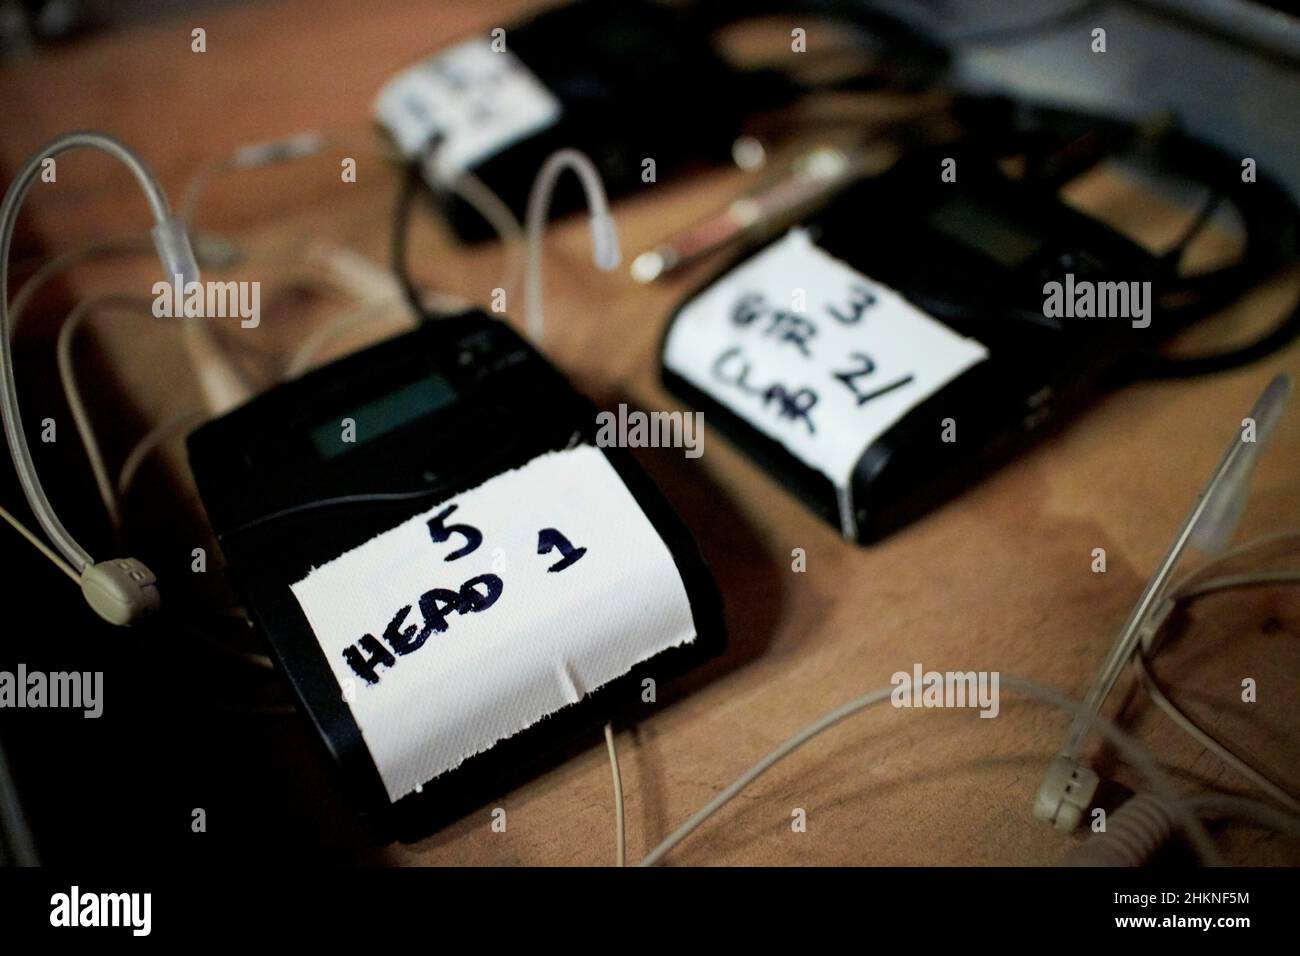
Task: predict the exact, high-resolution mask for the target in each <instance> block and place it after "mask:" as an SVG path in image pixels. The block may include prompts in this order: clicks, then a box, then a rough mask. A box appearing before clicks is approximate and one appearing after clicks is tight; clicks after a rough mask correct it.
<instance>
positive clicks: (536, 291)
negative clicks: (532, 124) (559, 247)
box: [524, 149, 619, 346]
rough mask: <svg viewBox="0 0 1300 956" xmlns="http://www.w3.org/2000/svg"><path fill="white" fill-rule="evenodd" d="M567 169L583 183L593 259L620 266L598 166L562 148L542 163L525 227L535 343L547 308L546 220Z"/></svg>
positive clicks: (528, 305)
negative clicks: (544, 280)
mask: <svg viewBox="0 0 1300 956" xmlns="http://www.w3.org/2000/svg"><path fill="white" fill-rule="evenodd" d="M565 170H573V172H574V173H575V174H576V175H577V177H578V179H579V180H580V181H581V183H582V188H583V191H584V192H585V193H586V197H587V212H588V215H589V216H590V221H591V247H592V258H593V260H594V261H595V263H596V267H597V268H598V269H601V270H602V271H605V272H608V271H610V270H611V269H616V268H618V262H619V249H618V231H617V229H616V228H615V226H614V220H613V218H612V217H611V216H610V214H609V202H608V200H607V199H606V198H605V186H604V184H603V183H602V182H601V180H600V173H599V172H598V171H597V169H596V166H595V164H594V163H592V161H591V160H590V159H588V158H587V157H586V156H585V155H583V154H582V153H580V152H578V151H577V150H576V149H561V150H557V151H556V152H554V153H552V154H551V155H550V156H549V157H548V158H547V160H546V162H544V163H542V168H541V169H540V170H538V172H537V178H536V179H534V180H533V188H532V191H531V192H530V193H529V194H528V213H527V217H526V218H527V221H526V223H525V228H526V229H527V231H528V262H527V265H526V274H525V278H524V318H525V322H526V326H527V329H528V336H529V338H531V339H532V340H533V343H534V344H535V345H538V346H540V345H541V344H542V337H543V335H544V334H545V329H546V320H545V310H544V309H543V306H542V239H543V236H544V234H545V232H546V220H547V218H548V216H549V215H550V209H551V196H552V194H553V193H554V192H555V183H556V181H557V180H558V179H559V178H560V174H561V173H563V172H564V171H565Z"/></svg>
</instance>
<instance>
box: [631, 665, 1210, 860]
mask: <svg viewBox="0 0 1300 956" xmlns="http://www.w3.org/2000/svg"><path fill="white" fill-rule="evenodd" d="M1001 683H1002V684H1003V685H1005V686H1007V687H1011V688H1013V689H1015V690H1019V691H1020V692H1022V693H1024V694H1026V695H1027V696H1029V697H1032V698H1034V699H1036V700H1038V701H1041V702H1043V703H1047V704H1050V705H1051V706H1053V707H1055V708H1057V709H1058V710H1063V711H1065V712H1067V713H1069V714H1071V715H1072V716H1075V717H1078V716H1080V715H1084V716H1085V717H1086V720H1087V721H1088V725H1087V726H1088V729H1096V730H1097V732H1098V733H1100V734H1101V735H1102V736H1103V737H1105V738H1106V739H1107V740H1109V741H1110V742H1111V743H1112V744H1114V745H1115V747H1116V748H1117V749H1118V750H1119V751H1121V752H1122V753H1124V755H1125V756H1126V757H1127V758H1128V759H1129V760H1131V761H1132V762H1133V764H1134V765H1135V766H1136V767H1137V769H1138V770H1140V771H1141V772H1142V773H1143V775H1144V776H1145V777H1146V778H1147V781H1148V783H1150V784H1151V787H1152V789H1153V790H1154V791H1155V792H1156V793H1157V795H1158V796H1160V797H1161V798H1162V799H1165V800H1168V801H1169V805H1170V807H1172V808H1173V810H1174V813H1175V815H1176V816H1177V817H1178V818H1179V824H1180V826H1181V828H1182V830H1183V832H1184V833H1185V834H1186V835H1187V838H1188V839H1189V840H1190V841H1191V843H1192V846H1193V847H1194V849H1195V850H1196V852H1197V855H1198V856H1199V857H1200V859H1201V861H1202V862H1204V863H1207V864H1215V863H1217V862H1218V853H1217V851H1216V850H1215V849H1214V844H1213V843H1212V842H1211V840H1210V837H1209V834H1207V833H1206V832H1205V828H1204V827H1203V826H1202V825H1201V823H1200V821H1199V820H1197V819H1196V818H1195V817H1194V816H1193V815H1192V814H1191V813H1190V812H1188V810H1187V807H1186V805H1185V804H1184V803H1183V802H1182V801H1181V800H1180V799H1179V798H1178V797H1177V795H1176V794H1175V792H1174V790H1173V788H1172V786H1171V785H1170V783H1169V780H1168V777H1167V776H1166V775H1165V773H1164V771H1162V770H1161V769H1160V767H1159V765H1158V764H1156V762H1155V760H1154V759H1153V758H1152V757H1151V756H1150V754H1149V753H1148V752H1147V750H1146V748H1145V747H1144V746H1142V744H1140V743H1139V742H1138V741H1137V740H1135V739H1134V738H1133V737H1131V736H1129V735H1128V734H1126V733H1125V732H1124V731H1122V730H1120V729H1119V728H1118V727H1117V726H1115V724H1114V723H1112V722H1111V721H1110V720H1109V719H1107V718H1106V717H1103V716H1102V715H1100V714H1092V713H1089V712H1088V709H1087V706H1086V705H1085V704H1083V703H1081V702H1079V701H1076V700H1071V699H1070V698H1068V697H1065V696H1064V695H1062V694H1059V693H1058V692H1056V691H1054V690H1052V689H1050V688H1047V687H1043V686H1041V685H1039V684H1036V683H1033V682H1032V681H1027V680H1024V679H1023V678H1019V677H1015V676H1013V675H1008V674H1002V675H1001ZM895 689H896V688H895V686H894V685H890V686H888V687H882V688H878V689H877V690H873V691H871V692H870V693H867V694H864V695H863V696H862V697H859V698H858V699H857V700H854V701H850V702H849V703H847V704H844V705H843V706H842V707H839V708H837V709H835V710H833V711H831V712H830V713H828V714H826V715H825V716H823V717H821V718H819V719H818V720H815V721H813V723H811V724H809V725H808V726H807V727H805V728H804V729H803V730H801V731H799V732H798V733H797V734H795V735H794V736H793V737H791V738H790V739H789V740H787V741H786V742H785V743H783V744H781V745H780V746H779V747H777V748H776V749H775V750H773V751H772V752H771V753H769V754H768V755H767V756H765V757H764V758H763V759H762V760H760V761H759V762H758V763H756V764H754V766H752V767H750V768H749V769H748V770H746V771H745V772H744V773H742V774H741V775H740V776H739V777H737V778H736V780H735V781H734V782H733V783H731V784H730V785H729V786H728V787H726V788H725V789H724V790H723V791H722V792H721V793H719V794H718V795H717V796H716V797H714V798H713V799H712V800H710V801H709V802H708V803H707V804H705V805H704V807H703V808H701V809H700V810H699V811H698V812H697V813H695V814H694V815H693V816H692V817H691V818H690V819H688V820H687V821H686V822H685V823H683V824H682V825H681V826H680V827H678V828H677V829H676V830H674V831H673V832H672V833H671V834H669V835H668V837H667V838H666V839H664V841H663V842H662V843H660V844H659V845H658V846H657V847H655V848H654V849H653V850H651V851H650V853H648V854H647V855H646V857H645V859H643V860H642V861H641V864H640V865H641V866H654V865H655V864H656V863H658V862H659V861H660V860H661V859H663V857H664V856H665V855H667V854H668V853H669V852H670V851H671V850H672V849H673V848H674V847H676V846H677V845H678V844H679V843H681V842H682V841H683V840H685V839H686V838H687V837H688V836H690V835H691V834H692V833H694V832H695V830H696V829H698V828H699V827H700V825H701V824H703V823H704V822H705V821H706V820H708V819H709V817H711V816H713V814H715V813H717V812H718V811H719V810H721V809H722V808H723V807H724V806H726V805H727V804H728V803H729V802H730V801H731V800H732V799H734V798H735V797H736V795H737V794H739V793H740V792H741V791H742V790H744V789H745V788H746V787H747V786H749V785H750V784H751V783H753V782H754V781H755V780H756V779H758V777H760V776H762V775H763V774H764V773H766V772H767V771H768V770H770V769H771V768H772V767H773V766H774V765H776V764H777V763H779V762H780V761H781V760H783V759H785V758H786V757H787V756H789V755H790V754H792V753H794V751H796V750H798V749H799V748H800V747H802V746H803V745H804V744H805V743H807V742H808V741H809V740H812V739H813V738H814V737H816V736H817V735H818V734H820V733H822V732H823V731H825V730H827V729H829V728H831V727H833V726H835V725H836V724H838V723H839V722H840V721H842V720H845V719H846V718H848V717H851V716H853V715H854V714H856V713H858V712H859V711H861V710H865V709H866V708H868V707H871V706H872V705H874V704H878V703H880V702H881V701H884V700H888V699H889V698H890V696H891V695H892V694H893V692H894V690H895Z"/></svg>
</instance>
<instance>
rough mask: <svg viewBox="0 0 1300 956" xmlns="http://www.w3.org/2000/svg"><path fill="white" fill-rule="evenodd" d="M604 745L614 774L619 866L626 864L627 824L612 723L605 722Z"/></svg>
mask: <svg viewBox="0 0 1300 956" xmlns="http://www.w3.org/2000/svg"><path fill="white" fill-rule="evenodd" d="M605 747H606V749H607V750H608V751H609V769H610V772H611V773H612V774H613V775H614V842H615V846H616V848H617V850H616V858H617V860H618V865H619V866H627V825H626V822H625V820H624V817H623V812H624V808H623V774H622V773H621V772H620V771H619V769H618V750H616V749H615V747H614V725H613V724H608V723H607V724H605Z"/></svg>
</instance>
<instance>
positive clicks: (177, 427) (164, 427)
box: [117, 411, 207, 507]
mask: <svg viewBox="0 0 1300 956" xmlns="http://www.w3.org/2000/svg"><path fill="white" fill-rule="evenodd" d="M205 420H207V415H205V414H203V413H202V412H197V411H188V412H180V413H179V414H176V415H173V416H172V417H171V418H167V419H164V420H163V421H161V422H159V423H158V424H157V425H155V426H154V427H153V428H151V429H149V431H147V432H146V433H145V434H144V436H143V437H142V438H141V439H140V440H139V441H138V442H136V443H135V444H134V445H133V446H132V447H131V450H130V451H129V452H127V455H126V458H125V459H123V461H122V469H121V471H119V472H118V475H117V497H118V501H119V502H121V503H122V505H123V507H125V504H126V498H127V495H128V494H129V493H130V491H131V485H132V483H134V481H135V476H136V474H137V473H138V472H139V471H140V467H141V466H142V465H143V464H144V463H145V461H147V460H148V458H149V455H151V454H152V453H153V451H154V449H155V448H157V447H158V446H159V445H161V444H162V443H163V442H165V441H168V440H170V439H171V438H172V437H173V436H174V435H175V434H176V433H177V432H180V431H182V430H184V429H185V428H188V427H190V426H192V425H197V424H198V423H199V422H202V421H205Z"/></svg>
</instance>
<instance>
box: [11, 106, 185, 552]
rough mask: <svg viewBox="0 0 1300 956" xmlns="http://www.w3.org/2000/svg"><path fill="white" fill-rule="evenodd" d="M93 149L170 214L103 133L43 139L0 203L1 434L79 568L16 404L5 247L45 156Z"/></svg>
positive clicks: (139, 168) (41, 512)
mask: <svg viewBox="0 0 1300 956" xmlns="http://www.w3.org/2000/svg"><path fill="white" fill-rule="evenodd" d="M81 148H91V149H96V150H99V151H100V152H104V153H107V154H109V155H110V156H113V157H114V158H115V159H117V160H119V161H120V162H121V163H123V164H124V165H125V166H126V167H127V168H128V169H129V170H130V171H131V174H132V175H133V176H134V177H135V179H136V181H137V182H138V183H139V185H140V188H141V189H142V190H143V191H144V194H145V198H146V200H147V201H148V203H149V209H150V211H151V212H152V213H153V217H154V221H155V222H157V223H163V222H165V221H166V220H167V219H168V218H169V217H170V215H171V209H170V207H169V206H168V204H167V197H166V196H165V195H164V194H163V191H162V187H161V186H159V184H158V180H157V179H156V178H155V177H154V175H153V172H152V171H151V170H150V169H149V167H148V165H147V164H146V163H145V162H144V160H142V159H141V158H140V157H139V156H137V155H136V154H135V153H134V152H133V151H132V150H131V149H130V148H128V147H127V146H125V145H123V144H122V143H120V142H118V141H117V140H115V139H113V138H112V137H111V136H106V135H104V134H102V133H93V132H74V133H65V134H64V135H62V136H58V137H56V138H55V139H53V140H51V141H50V142H49V143H46V144H45V146H43V147H42V148H41V149H39V150H38V151H37V152H36V153H35V154H33V155H32V156H31V158H29V159H28V160H27V163H26V164H25V165H24V166H23V167H22V169H21V170H19V172H18V175H17V176H16V177H15V178H14V180H13V182H12V183H11V184H10V186H9V190H8V192H6V193H5V197H4V201H3V203H0V379H3V381H2V382H0V417H2V418H3V419H4V429H5V437H6V439H7V441H8V444H9V452H10V454H11V455H12V456H13V460H14V467H15V468H16V470H17V471H18V480H19V483H20V484H21V485H22V488H23V493H24V495H26V497H27V501H28V504H29V505H30V506H31V509H32V513H33V514H35V515H36V520H37V522H38V523H39V524H40V526H41V528H42V530H44V532H45V534H46V537H48V538H49V540H50V544H52V545H53V546H54V548H55V550H57V551H58V552H59V553H60V554H62V555H63V557H64V558H65V559H66V560H67V562H68V563H69V564H70V565H72V567H73V568H75V569H76V570H77V571H78V572H80V571H82V570H84V569H85V568H87V567H89V566H90V565H91V564H93V563H94V560H93V559H92V558H91V556H90V553H89V552H88V551H87V550H86V549H85V548H83V547H82V546H81V544H80V543H79V542H78V541H77V539H76V538H74V537H73V536H72V533H71V532H69V531H68V529H67V528H65V527H64V525H63V522H62V521H60V520H59V516H58V514H57V513H56V512H55V510H54V506H53V505H52V504H50V500H49V498H48V497H46V495H45V489H44V488H43V487H42V486H41V481H40V477H39V476H38V475H37V474H36V464H35V462H34V461H33V460H32V455H31V450H30V449H29V448H28V446H27V436H26V434H25V432H24V429H23V423H22V416H21V414H20V411H19V407H18V392H17V389H16V387H15V384H14V362H13V349H12V338H11V337H12V329H11V326H10V320H9V252H10V248H11V247H12V245H13V236H14V230H15V228H16V226H17V223H18V213H19V211H20V210H21V208H22V204H23V200H24V199H25V198H26V196H27V193H28V191H29V190H30V189H31V187H32V184H33V183H34V182H35V181H36V178H37V177H38V176H39V175H40V173H41V170H42V168H43V165H44V162H45V160H46V159H51V158H53V157H55V156H59V155H61V154H63V153H66V152H68V151H69V150H73V149H81Z"/></svg>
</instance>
